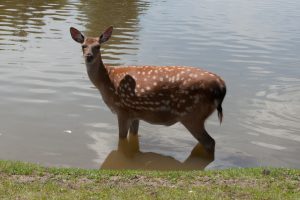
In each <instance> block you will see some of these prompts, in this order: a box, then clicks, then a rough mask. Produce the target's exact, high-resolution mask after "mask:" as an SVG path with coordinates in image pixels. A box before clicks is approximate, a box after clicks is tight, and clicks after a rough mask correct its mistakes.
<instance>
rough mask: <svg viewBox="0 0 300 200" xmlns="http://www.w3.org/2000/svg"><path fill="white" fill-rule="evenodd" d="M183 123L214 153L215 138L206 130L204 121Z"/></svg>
mask: <svg viewBox="0 0 300 200" xmlns="http://www.w3.org/2000/svg"><path fill="white" fill-rule="evenodd" d="M182 124H183V125H184V126H185V127H186V128H187V129H188V130H189V132H190V133H191V134H192V135H193V136H194V137H195V138H196V139H197V140H198V141H199V142H200V143H201V144H202V145H203V146H204V147H205V149H206V150H207V151H208V152H210V153H214V151H215V140H214V139H213V138H212V137H211V136H210V135H209V134H208V133H207V132H206V130H205V128H204V123H201V122H200V123H199V122H198V121H186V122H182Z"/></svg>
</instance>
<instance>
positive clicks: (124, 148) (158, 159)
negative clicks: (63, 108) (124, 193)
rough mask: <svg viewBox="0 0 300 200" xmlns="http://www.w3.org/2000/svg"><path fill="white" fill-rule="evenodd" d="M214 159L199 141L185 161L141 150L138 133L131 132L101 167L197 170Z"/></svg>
mask: <svg viewBox="0 0 300 200" xmlns="http://www.w3.org/2000/svg"><path fill="white" fill-rule="evenodd" d="M213 160H214V154H213V153H209V152H206V150H205V149H204V147H203V146H202V145H201V144H200V143H198V144H197V145H196V146H195V147H194V148H193V150H192V151H191V153H190V155H189V156H188V158H187V159H186V160H185V161H184V162H180V161H178V160H176V159H174V158H173V157H171V156H165V155H161V154H158V153H152V152H141V151H140V149H139V141H138V135H133V134H129V137H128V139H124V140H119V145H118V149H117V150H115V151H112V152H111V153H110V154H109V155H108V156H107V158H106V159H105V160H104V162H103V164H102V165H101V167H100V168H101V169H144V170H196V169H204V168H205V167H206V166H207V165H208V164H209V163H211V162H212V161H213Z"/></svg>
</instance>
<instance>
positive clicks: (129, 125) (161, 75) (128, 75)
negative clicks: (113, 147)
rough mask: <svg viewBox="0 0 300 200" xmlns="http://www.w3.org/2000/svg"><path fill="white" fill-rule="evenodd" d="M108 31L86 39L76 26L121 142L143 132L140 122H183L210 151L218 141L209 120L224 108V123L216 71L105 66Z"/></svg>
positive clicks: (73, 31)
mask: <svg viewBox="0 0 300 200" xmlns="http://www.w3.org/2000/svg"><path fill="white" fill-rule="evenodd" d="M112 31H113V27H112V26H111V27H108V28H107V29H106V30H105V31H104V32H103V33H102V34H101V35H100V37H85V36H84V35H83V34H82V33H81V32H80V31H78V30H77V29H75V28H73V27H71V28H70V33H71V36H72V38H73V39H74V40H75V41H76V42H78V43H80V44H81V45H82V51H83V56H84V58H85V63H86V68H87V73H88V76H89V78H90V80H91V82H92V83H93V84H94V85H95V86H96V87H97V88H98V90H99V91H100V93H101V95H102V98H103V100H104V102H105V103H106V105H107V106H108V107H109V108H110V109H111V111H112V112H114V113H116V114H117V117H118V125H119V138H120V139H125V138H127V134H128V130H129V131H130V133H132V134H137V133H138V127H139V120H144V121H146V122H148V123H151V124H161V125H166V126H170V125H172V124H175V123H177V122H180V123H182V124H183V125H184V126H185V127H186V128H187V129H188V130H189V131H190V132H191V134H192V135H193V136H194V137H195V138H196V139H197V140H198V141H199V142H200V143H201V144H203V146H204V147H205V148H206V149H207V150H208V151H214V148H215V141H214V139H213V138H212V137H210V136H209V135H208V133H207V132H206V130H205V127H204V122H205V120H206V119H207V118H208V117H209V116H210V115H211V114H212V113H213V112H214V111H215V109H217V110H218V117H219V120H220V123H221V122H222V118H223V113H222V101H223V99H224V97H225V94H226V86H225V83H224V81H223V80H222V79H221V78H220V77H219V76H217V75H216V74H213V73H211V72H208V71H205V70H203V69H200V68H194V67H185V66H126V67H125V66H119V67H111V66H105V65H104V64H103V62H102V58H101V51H100V46H101V45H102V44H103V43H104V42H106V41H107V40H108V39H109V38H110V37H111V34H112Z"/></svg>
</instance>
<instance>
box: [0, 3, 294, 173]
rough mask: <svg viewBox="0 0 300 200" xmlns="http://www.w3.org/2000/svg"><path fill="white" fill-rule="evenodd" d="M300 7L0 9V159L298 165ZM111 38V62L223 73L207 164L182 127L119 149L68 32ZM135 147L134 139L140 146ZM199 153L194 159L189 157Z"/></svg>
mask: <svg viewBox="0 0 300 200" xmlns="http://www.w3.org/2000/svg"><path fill="white" fill-rule="evenodd" d="M299 10H300V2H299V1H296V0H291V1H288V2H287V1H283V0H276V1H274V0H272V1H271V0H266V1H258V0H254V1H245V0H242V1H238V0H229V1H222V2H221V1H201V0H196V1H192V0H187V1H171V0H164V1H160V0H154V1H146V0H145V1H144V0H143V1H142V0H141V1H140V0H127V1H125V0H121V1H104V0H98V1H96V0H86V1H83V0H49V1H25V0H18V1H9V0H2V1H1V2H0V65H1V66H0V159H7V160H23V161H28V162H35V163H40V164H43V165H46V166H66V167H69V166H71V167H83V168H143V169H187V170H189V169H203V168H206V169H216V168H228V167H253V166H276V167H293V168H299V167H300V155H299V152H300V55H299V52H300V24H299V22H300V12H299ZM110 25H113V26H114V27H115V29H114V32H113V36H112V38H111V39H110V41H109V42H107V44H105V45H104V46H103V47H102V51H103V52H102V54H103V59H104V62H105V63H106V64H109V65H184V66H196V67H201V68H204V69H207V70H209V71H212V72H214V73H216V74H218V75H220V76H222V77H223V79H224V80H225V82H226V84H227V88H228V92H227V96H226V97H225V100H224V103H223V110H224V122H223V123H222V125H221V126H220V125H219V123H218V119H217V115H216V113H214V114H213V115H212V116H211V117H210V118H209V120H208V121H207V124H206V127H207V131H208V133H209V134H210V135H211V136H212V137H213V138H214V139H215V140H216V153H215V158H214V160H212V159H210V156H209V155H204V154H203V151H202V149H201V145H199V144H197V141H196V140H195V139H194V138H193V137H192V135H191V134H190V133H189V132H188V131H187V130H186V129H185V128H184V127H183V126H181V125H179V124H176V125H173V126H171V127H164V126H157V125H151V124H147V123H141V126H140V131H139V138H134V139H133V140H131V141H128V143H126V142H125V143H119V141H118V128H117V120H116V116H115V115H113V114H112V113H111V112H110V111H109V110H108V108H107V107H106V105H105V104H104V102H103V101H102V98H101V96H100V95H99V92H98V91H97V90H96V89H95V88H94V87H93V85H92V84H91V82H90V81H89V79H88V76H87V74H86V69H85V65H84V60H83V58H82V53H81V47H80V45H78V44H77V43H75V42H74V41H73V40H72V39H71V37H70V34H69V27H70V26H73V27H76V28H77V29H79V30H81V31H82V32H83V33H84V34H85V35H88V36H98V35H100V34H101V32H102V31H103V30H104V29H105V28H106V27H107V26H110ZM138 140H139V141H138ZM195 155H196V156H195Z"/></svg>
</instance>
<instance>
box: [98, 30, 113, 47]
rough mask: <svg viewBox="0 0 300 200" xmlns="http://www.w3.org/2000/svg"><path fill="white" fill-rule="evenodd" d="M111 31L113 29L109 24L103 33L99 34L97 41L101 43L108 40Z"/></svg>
mask: <svg viewBox="0 0 300 200" xmlns="http://www.w3.org/2000/svg"><path fill="white" fill-rule="evenodd" d="M112 31H113V27H112V26H110V27H108V28H107V29H106V30H105V31H104V32H103V33H102V35H100V37H99V43H100V44H102V43H104V42H106V41H107V40H109V38H110V36H111V34H112Z"/></svg>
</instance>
